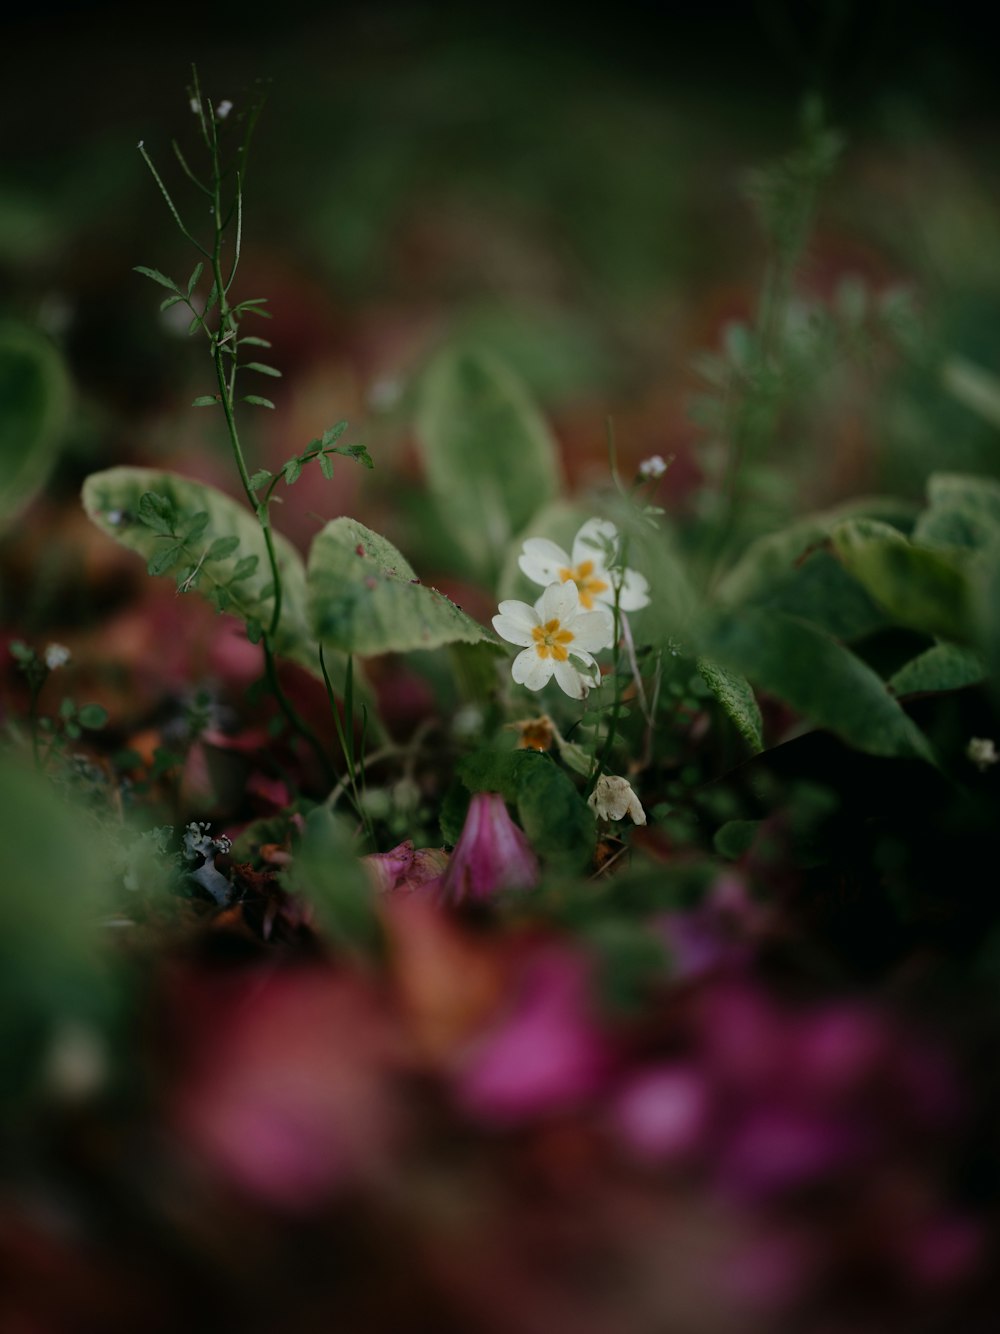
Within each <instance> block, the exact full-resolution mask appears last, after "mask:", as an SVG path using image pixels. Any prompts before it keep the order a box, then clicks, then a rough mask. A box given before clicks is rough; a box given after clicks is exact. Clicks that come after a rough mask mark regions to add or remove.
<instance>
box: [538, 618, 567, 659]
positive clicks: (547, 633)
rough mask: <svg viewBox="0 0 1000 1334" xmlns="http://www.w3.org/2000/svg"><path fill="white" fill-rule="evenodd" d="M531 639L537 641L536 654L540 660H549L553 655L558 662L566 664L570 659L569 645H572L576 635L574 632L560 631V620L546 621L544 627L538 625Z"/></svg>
mask: <svg viewBox="0 0 1000 1334" xmlns="http://www.w3.org/2000/svg"><path fill="white" fill-rule="evenodd" d="M531 637H532V639H533V640H534V641H535V652H536V653H537V654H538V656H539V657H540V658H547V657H548V656H549V654H550V653H551V654H552V656H553V658H555V660H556V662H565V661H566V659H567V658H568V657H569V650H568V649H567V648H566V645H567V644H572V642H573V639H574V635H573V632H572V630H562V629H560V623H559V621H558V620H552V621H546V622H545V624H544V625H536V626H535V628H534V629H533V630H532V632H531Z"/></svg>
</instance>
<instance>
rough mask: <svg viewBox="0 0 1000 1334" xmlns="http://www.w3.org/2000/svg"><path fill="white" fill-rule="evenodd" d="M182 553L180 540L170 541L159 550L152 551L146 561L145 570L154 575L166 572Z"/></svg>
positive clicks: (182, 548)
mask: <svg viewBox="0 0 1000 1334" xmlns="http://www.w3.org/2000/svg"><path fill="white" fill-rule="evenodd" d="M183 554H184V547H183V546H182V544H181V543H180V542H171V543H169V544H168V545H167V546H165V547H161V548H160V549H159V551H156V552H154V553H153V555H152V556H150V558H149V560H148V561H147V562H146V572H147V574H151V575H153V576H154V577H155V576H156V575H159V574H166V573H167V571H168V570H172V569H173V567H174V566H175V565H176V564H177V562H178V561H179V560H180V558H181V556H182V555H183Z"/></svg>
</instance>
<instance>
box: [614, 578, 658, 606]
mask: <svg viewBox="0 0 1000 1334" xmlns="http://www.w3.org/2000/svg"><path fill="white" fill-rule="evenodd" d="M612 601H613V599H612ZM618 605H619V607H621V609H622V611H641V610H642V608H643V607H648V606H649V580H648V579H647V578H646V576H645V575H643V574H640V573H639V571H638V570H626V571H625V580H624V582H623V584H622V593H621V597H620V598H619V600H618Z"/></svg>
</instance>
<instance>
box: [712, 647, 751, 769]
mask: <svg viewBox="0 0 1000 1334" xmlns="http://www.w3.org/2000/svg"><path fill="white" fill-rule="evenodd" d="M697 667H698V671H699V672H700V673H701V677H702V679H703V680H704V682H705V684H706V685H707V686H708V688H709V690H711V692H712V694H713V695H714V696H715V698H716V699H717V700H718V701H719V703H720V704H721V705H722V708H723V710H724V712H725V713H726V714H727V715H728V717H729V718H730V720H731V721H732V722H733V724H734V726H735V727H736V730H737V731H738V732H739V734H740V736H741V737H742V738H743V740H744V741H745V742H746V743H747V745H748V746H749V747H750V749H751V750H752V751H753V752H754V754H757V752H758V751H761V750H763V749H764V724H763V720H762V718H761V716H760V705H759V704H758V703H757V700H756V698H755V697H754V693H753V690H752V689H751V687H750V682H749V681H748V680H747V679H746V677H745V676H740V675H739V673H738V672H730V671H727V670H726V668H725V667H720V666H719V665H718V664H717V663H714V662H710V661H709V660H708V659H707V658H699V659H698V662H697Z"/></svg>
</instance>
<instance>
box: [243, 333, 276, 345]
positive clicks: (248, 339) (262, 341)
mask: <svg viewBox="0 0 1000 1334" xmlns="http://www.w3.org/2000/svg"><path fill="white" fill-rule="evenodd" d="M244 343H247V344H249V345H250V347H270V346H271V344H270V343H269V342H268V340H267V339H266V338H257V337H255V336H254V335H253V334H247V335H246V336H245V337H244V338H241V339H240V346H241V347H242V346H243V344H244Z"/></svg>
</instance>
